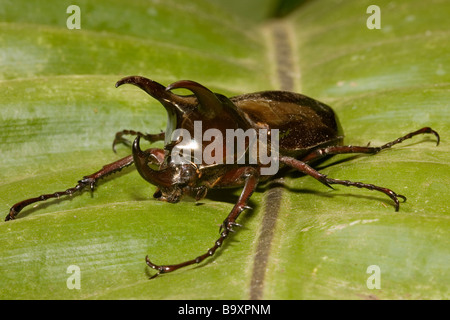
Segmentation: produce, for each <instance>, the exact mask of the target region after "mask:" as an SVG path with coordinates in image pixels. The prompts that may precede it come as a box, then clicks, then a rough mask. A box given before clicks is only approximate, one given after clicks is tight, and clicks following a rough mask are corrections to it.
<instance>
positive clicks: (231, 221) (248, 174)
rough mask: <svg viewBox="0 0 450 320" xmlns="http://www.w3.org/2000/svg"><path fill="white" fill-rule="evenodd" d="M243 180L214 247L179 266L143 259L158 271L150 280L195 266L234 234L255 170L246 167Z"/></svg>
mask: <svg viewBox="0 0 450 320" xmlns="http://www.w3.org/2000/svg"><path fill="white" fill-rule="evenodd" d="M243 178H244V179H245V184H244V189H243V190H242V192H241V195H240V197H239V200H238V201H237V203H236V204H235V205H234V207H233V209H232V210H231V212H230V214H229V215H228V216H227V218H226V219H225V220H224V221H223V223H222V225H221V227H220V237H219V239H217V240H216V242H215V243H214V246H212V247H211V248H209V249H208V251H207V252H206V253H204V254H203V255H201V256H198V257H197V258H195V259H192V260H189V261H185V262H182V263H179V264H174V265H156V264H154V263H152V262H151V261H150V260H149V258H148V256H147V257H145V261H146V262H147V265H148V266H149V267H151V268H152V269H155V270H157V271H158V273H156V274H155V275H154V276H152V277H151V279H153V278H155V277H156V276H158V275H159V274H161V273H168V272H172V271H175V270H177V269H179V268H182V267H186V266H189V265H192V264H197V263H200V262H202V261H203V260H205V259H206V258H208V257H210V256H212V255H213V254H214V253H215V252H216V250H217V249H218V248H219V247H221V246H222V243H223V242H224V241H225V239H226V238H227V237H228V235H229V233H230V232H234V230H233V226H240V225H239V224H237V223H236V220H237V218H238V217H239V215H240V214H241V212H242V211H244V210H245V209H248V208H249V207H248V206H247V203H248V200H249V199H250V197H251V195H252V194H253V192H254V191H255V189H256V186H257V185H258V181H259V173H258V171H257V169H255V168H252V167H248V168H246V170H245V171H244V173H243Z"/></svg>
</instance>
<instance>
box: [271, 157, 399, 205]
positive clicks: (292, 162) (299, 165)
mask: <svg viewBox="0 0 450 320" xmlns="http://www.w3.org/2000/svg"><path fill="white" fill-rule="evenodd" d="M280 162H281V163H284V164H286V165H288V166H290V167H292V168H294V169H297V170H299V171H301V172H303V173H305V174H307V175H310V176H311V177H313V178H315V179H317V180H318V181H320V182H322V183H323V184H324V185H326V186H328V187H330V188H332V187H331V185H332V184H340V185H343V186H347V187H358V188H364V189H369V190H375V191H379V192H382V193H384V194H386V195H387V196H388V197H390V198H391V199H392V200H393V201H394V202H395V211H398V210H399V208H400V202H399V200H398V198H401V199H403V201H406V197H405V196H402V195H400V194H397V193H395V192H394V191H392V190H391V189H388V188H384V187H379V186H376V185H373V184H367V183H362V182H353V181H348V180H338V179H332V178H328V177H327V176H326V175H324V174H322V173H320V172H319V171H317V170H315V169H314V168H312V167H311V166H309V165H308V164H306V163H305V162H303V161H300V160H297V159H295V158H291V157H286V156H282V157H280Z"/></svg>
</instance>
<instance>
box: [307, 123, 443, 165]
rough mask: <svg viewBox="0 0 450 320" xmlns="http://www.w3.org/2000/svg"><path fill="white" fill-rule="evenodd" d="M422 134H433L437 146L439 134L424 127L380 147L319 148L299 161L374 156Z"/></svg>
mask: <svg viewBox="0 0 450 320" xmlns="http://www.w3.org/2000/svg"><path fill="white" fill-rule="evenodd" d="M424 133H431V134H434V135H435V136H436V138H437V143H436V145H439V140H440V137H439V134H438V133H437V132H436V131H434V130H433V129H431V128H429V127H425V128H422V129H419V130H417V131H414V132H411V133H408V134H407V135H404V136H403V137H400V138H398V139H396V140H394V141H391V142H388V143H386V144H384V145H382V146H381V147H369V146H367V147H358V146H330V147H325V148H320V149H315V150H313V151H312V152H311V153H308V154H307V155H306V156H305V157H303V158H302V159H301V160H302V161H304V162H308V161H314V160H317V159H320V158H322V157H325V156H329V155H334V154H344V153H370V154H375V153H378V152H380V151H381V150H384V149H389V148H390V147H392V146H393V145H395V144H398V143H401V142H403V141H404V140H406V139H410V138H412V137H414V136H416V135H419V134H424Z"/></svg>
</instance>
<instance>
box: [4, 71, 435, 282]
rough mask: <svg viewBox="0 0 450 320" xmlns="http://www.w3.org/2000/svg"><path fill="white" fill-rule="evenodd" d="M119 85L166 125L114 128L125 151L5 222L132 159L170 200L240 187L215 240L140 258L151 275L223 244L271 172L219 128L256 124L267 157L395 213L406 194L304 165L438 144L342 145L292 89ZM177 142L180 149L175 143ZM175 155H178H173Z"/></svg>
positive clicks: (335, 127)
mask: <svg viewBox="0 0 450 320" xmlns="http://www.w3.org/2000/svg"><path fill="white" fill-rule="evenodd" d="M123 84H133V85H135V86H137V87H139V88H141V89H142V90H144V91H145V92H147V93H148V94H149V95H150V96H152V97H153V98H155V99H156V100H158V101H159V102H160V103H161V104H162V105H163V106H164V107H165V109H166V111H167V113H168V123H167V128H166V131H165V132H161V133H157V134H144V133H141V132H138V131H133V130H123V131H120V132H118V133H116V136H115V139H114V142H113V150H114V151H115V146H116V145H117V144H118V143H127V142H128V140H127V139H125V138H124V137H123V136H124V135H133V136H135V137H136V138H135V140H134V142H133V143H132V144H131V143H130V142H128V143H130V144H131V145H132V154H131V155H129V156H127V157H124V158H122V159H120V160H117V161H115V162H113V163H111V164H108V165H105V166H104V167H103V168H102V169H101V170H99V171H97V172H95V173H93V174H91V175H88V176H85V177H83V178H82V179H81V180H79V181H78V183H77V185H76V186H75V187H73V188H69V189H67V190H65V191H61V192H54V193H51V194H43V195H41V196H39V197H36V198H30V199H26V200H23V201H21V202H18V203H17V204H15V205H13V206H12V207H11V209H10V212H9V214H8V215H7V216H6V220H11V219H14V218H15V217H16V215H17V214H18V213H19V212H20V211H21V210H22V209H23V208H24V207H26V206H28V205H30V204H32V203H35V202H38V201H45V200H48V199H51V198H59V197H60V196H64V195H72V194H74V193H75V192H78V191H82V190H83V189H85V188H86V187H89V188H90V189H91V191H92V190H93V189H94V186H95V184H96V182H97V181H98V180H99V179H101V178H104V177H105V176H107V175H110V174H112V173H114V172H118V171H120V170H121V169H122V168H124V167H127V166H129V165H131V164H133V163H134V164H135V166H136V168H137V170H138V172H139V174H140V175H141V176H142V177H143V178H144V179H145V180H147V181H148V182H150V183H151V184H153V185H155V186H156V187H157V189H156V192H155V193H154V197H155V198H157V199H159V200H162V201H167V202H171V203H175V202H178V201H179V200H180V199H181V198H182V196H183V195H189V196H192V197H194V198H195V199H196V200H200V199H202V198H203V197H205V196H206V193H207V191H208V190H209V189H212V188H228V187H242V188H243V189H242V192H241V195H240V197H239V199H238V201H237V203H236V204H235V205H234V207H233V209H232V210H231V212H230V213H229V214H228V216H227V217H226V218H225V220H224V221H223V223H222V225H221V227H220V230H219V233H220V237H219V238H218V239H217V240H216V242H215V243H214V245H213V246H212V247H211V248H210V249H209V250H208V251H207V252H206V253H204V254H202V255H200V256H198V257H196V258H195V259H192V260H189V261H185V262H182V263H179V264H174V265H156V264H154V263H152V262H151V261H150V260H149V258H148V256H147V257H146V258H145V259H146V263H147V265H148V266H149V267H151V268H153V269H155V270H156V271H157V273H156V274H155V275H154V276H153V277H152V278H154V277H156V276H157V275H159V274H161V273H167V272H171V271H174V270H177V269H179V268H181V267H185V266H188V265H192V264H196V263H200V262H202V261H203V260H205V259H206V258H207V257H210V256H212V255H213V254H214V253H215V252H216V250H217V249H218V248H219V247H220V246H222V244H223V242H224V240H225V239H226V238H227V237H228V235H229V233H230V232H233V231H234V229H233V227H235V226H239V224H237V222H236V220H237V218H238V217H239V215H240V214H241V213H242V211H244V210H245V209H248V208H249V207H248V206H247V202H248V200H249V198H250V197H251V195H252V193H253V192H254V190H255V189H256V187H257V185H258V183H260V182H263V181H266V180H268V179H270V178H271V177H272V175H271V174H262V173H263V170H264V169H268V163H267V162H264V163H263V161H262V157H260V156H261V154H259V156H258V155H257V156H256V158H255V159H253V160H254V161H253V162H249V161H241V160H245V159H247V160H248V156H249V153H250V151H251V150H252V148H253V147H252V143H251V141H250V140H251V139H250V138H251V136H244V138H243V139H244V140H245V142H244V143H242V144H241V149H240V154H239V152H238V151H236V149H231V157H229V158H226V157H228V156H230V154H229V152H228V151H230V148H228V144H227V142H229V141H230V139H229V138H228V137H227V136H225V135H224V133H226V132H228V131H229V130H242V131H244V130H251V129H259V130H261V131H257V132H256V135H257V136H258V138H259V137H260V136H261V135H263V134H262V132H264V131H263V130H265V137H266V146H268V145H269V144H270V145H272V142H277V148H275V149H271V150H270V152H271V154H272V159H274V161H275V162H276V163H277V164H280V166H284V167H290V168H293V169H296V170H298V171H300V172H302V173H303V174H307V175H310V176H311V177H313V178H315V179H317V180H318V181H320V182H321V183H323V184H324V185H326V186H328V187H330V188H331V185H332V184H340V185H343V186H354V187H358V188H365V189H369V190H375V191H379V192H382V193H384V194H386V195H387V196H389V197H390V198H391V199H392V200H393V201H394V204H395V210H396V211H398V210H399V198H400V199H402V200H403V201H405V200H406V197H405V196H403V195H400V194H397V193H395V192H394V191H392V190H390V189H388V188H384V187H379V186H376V185H372V184H367V183H362V182H352V181H346V180H338V179H332V178H329V177H327V176H326V175H324V174H322V173H320V172H318V171H317V170H315V169H314V168H313V167H312V166H311V164H313V163H314V162H315V161H317V160H319V159H322V158H324V157H326V156H331V155H336V154H349V153H366V154H375V153H378V152H380V151H382V150H384V149H388V148H390V147H392V146H393V145H395V144H398V143H400V142H402V141H404V140H406V139H409V138H411V137H413V136H416V135H418V134H425V133H431V134H434V135H435V136H436V138H437V144H439V134H438V133H437V132H436V131H434V130H433V129H431V128H429V127H425V128H422V129H419V130H417V131H414V132H411V133H408V134H406V135H404V136H402V137H400V138H398V139H396V140H393V141H391V142H389V143H386V144H384V145H382V146H380V147H371V146H369V145H367V146H350V145H343V137H344V135H343V131H342V128H341V126H340V124H339V120H338V118H337V116H336V115H335V113H334V112H333V110H332V109H331V108H330V107H329V106H327V105H325V104H323V103H321V102H319V101H316V100H314V99H312V98H309V97H307V96H304V95H301V94H298V93H293V92H286V91H263V92H256V93H250V94H244V95H240V96H235V97H231V98H227V97H225V96H223V95H221V94H218V93H213V92H211V91H210V90H209V89H207V88H206V87H204V86H202V85H200V84H199V83H196V82H194V81H188V80H183V81H178V82H175V83H173V84H171V85H169V86H168V87H164V86H163V85H161V84H159V83H157V82H155V81H152V80H150V79H147V78H144V77H140V76H130V77H126V78H123V79H121V80H120V81H118V82H117V83H116V87H119V86H121V85H123ZM177 88H184V89H187V90H189V91H191V92H192V93H193V94H192V95H185V96H182V95H177V94H175V93H173V92H172V90H174V89H177ZM199 124H200V125H201V132H200V135H199V134H198V132H197V133H196V132H195V129H196V128H198V125H199ZM180 130H184V131H180ZM214 130H216V131H214ZM182 132H184V133H188V134H189V135H190V137H192V136H193V137H194V139H190V138H186V137H187V136H186V137H185V136H182V138H180V133H182ZM207 132H210V133H211V132H215V133H216V136H214V140H212V138H211V137H210V138H209V140H208V141H213V142H214V145H215V148H212V149H213V150H211V144H209V143H205V142H204V141H202V140H203V139H204V134H206V133H207ZM275 133H276V134H275ZM245 137H247V138H245ZM140 139H145V140H148V141H150V142H155V141H161V140H164V145H165V147H164V149H157V148H150V149H147V150H141V147H140ZM233 139H234V138H233ZM211 143H212V142H211ZM181 145H182V146H183V147H182V148H180V146H181ZM208 148H209V155H210V159H209V160H211V158H213V159H214V160H215V161H208V159H207V158H204V159H199V157H198V155H201V154H202V152H205V151H208V150H207V149H208ZM253 149H254V148H253ZM233 150H234V151H235V153H234V154H233ZM174 151H177V152H178V154H177V156H178V157H175V153H174ZM191 151H192V152H193V153H192V152H191ZM225 154H226V155H225ZM180 155H182V156H181V157H180ZM175 158H177V161H175V160H174V159H175ZM225 158H226V159H225ZM180 159H181V161H180ZM221 160H222V161H221ZM225 160H227V161H225ZM228 160H232V161H228Z"/></svg>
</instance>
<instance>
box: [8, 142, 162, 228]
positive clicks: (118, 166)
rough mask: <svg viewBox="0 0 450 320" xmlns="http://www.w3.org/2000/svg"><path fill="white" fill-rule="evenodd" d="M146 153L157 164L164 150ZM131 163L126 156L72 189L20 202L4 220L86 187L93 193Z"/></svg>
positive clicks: (131, 160)
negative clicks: (101, 181) (38, 203)
mask: <svg viewBox="0 0 450 320" xmlns="http://www.w3.org/2000/svg"><path fill="white" fill-rule="evenodd" d="M146 152H147V153H149V154H152V155H153V157H151V159H152V160H153V162H158V163H161V162H162V157H161V154H164V150H162V149H148V150H146ZM133 162H134V160H133V155H129V156H126V157H124V158H122V159H120V160H117V161H115V162H113V163H110V164H107V165H105V166H103V168H102V169H100V170H99V171H97V172H95V173H93V174H91V175H88V176H85V177H83V179H81V180H79V181H78V183H77V185H76V186H75V187H73V188H69V189H67V190H65V191H57V192H54V193H49V194H43V195H40V196H39V197H36V198H30V199H26V200H23V201H20V202H18V203H16V204H15V205H13V206H12V207H11V209H10V210H9V214H8V215H7V216H6V218H5V221H8V220H12V219H14V218H15V217H16V216H17V215H18V214H19V212H20V211H22V210H23V208H25V207H27V206H29V205H30V204H33V203H36V202H39V201H46V200H48V199H54V198H58V199H59V198H60V197H62V196H71V195H73V194H74V193H75V192H78V191H82V190H84V189H85V188H86V187H87V186H89V187H90V189H91V191H93V190H94V186H95V184H96V182H97V181H98V180H99V179H102V178H104V177H106V176H108V175H110V174H112V173H115V172H118V171H120V170H122V169H123V168H125V167H128V166H130V165H131V164H133Z"/></svg>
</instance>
